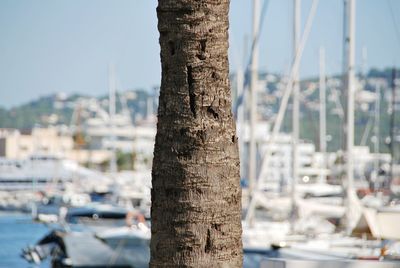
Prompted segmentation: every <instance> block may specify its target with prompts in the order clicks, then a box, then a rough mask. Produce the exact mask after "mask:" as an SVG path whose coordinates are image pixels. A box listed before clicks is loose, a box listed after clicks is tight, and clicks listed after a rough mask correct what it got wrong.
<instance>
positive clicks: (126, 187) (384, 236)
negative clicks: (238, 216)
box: [0, 0, 400, 267]
mask: <svg viewBox="0 0 400 268" xmlns="http://www.w3.org/2000/svg"><path fill="white" fill-rule="evenodd" d="M156 6H157V1H154V0H151V1H127V0H119V1H109V0H96V1H94V0H87V1H77V0H72V1H50V0H40V1H31V0H18V1H12V0H2V1H1V2H0V36H1V38H0V210H1V211H0V230H1V231H0V246H1V247H0V266H1V267H27V266H29V265H30V264H29V263H33V265H40V266H41V267H49V266H51V265H53V266H55V265H61V267H67V266H68V265H71V262H72V264H73V266H76V267H79V265H83V266H84V265H85V263H84V261H82V256H81V255H80V254H84V255H88V256H89V257H88V259H89V260H90V261H91V262H92V263H93V262H94V260H96V261H97V262H98V265H100V266H101V265H127V266H132V267H133V266H135V267H136V266H137V267H142V266H144V267H146V266H147V262H148V257H149V252H148V247H147V244H148V240H149V237H150V232H149V227H148V226H149V225H150V213H149V209H150V188H151V163H152V157H153V147H154V138H155V134H156V119H157V118H156V116H157V105H158V95H159V86H160V81H161V68H160V57H159V44H158V36H159V34H158V30H157V14H156ZM229 14H230V28H229V61H230V66H229V68H230V77H231V90H232V111H233V113H234V116H235V119H236V120H237V133H238V137H239V146H240V156H241V184H242V187H243V207H244V211H243V226H244V233H243V242H244V246H245V266H247V267H259V266H260V265H269V264H267V263H266V262H264V264H263V260H266V259H268V258H270V257H271V256H273V257H279V258H281V259H284V260H287V259H293V258H295V259H308V260H316V259H321V258H322V259H324V260H327V259H328V260H337V259H340V260H345V261H348V260H350V259H352V260H354V259H373V260H375V261H377V262H376V263H378V260H385V261H388V260H391V261H393V260H395V259H397V260H398V259H399V255H400V244H399V242H398V241H399V240H400V228H398V226H397V225H396V223H397V222H398V221H399V220H400V201H399V194H400V164H399V157H400V155H399V154H400V153H399V152H400V145H399V144H400V130H399V126H400V116H399V115H398V111H399V109H400V108H399V103H400V101H399V100H400V91H399V85H400V15H399V14H400V1H396V0H382V1H378V0H363V1H355V0H326V1H316V0H301V1H300V0H283V1H277V0H253V1H240V0H231V6H230V12H229ZM43 223H44V224H43ZM126 225H129V228H128V229H127V228H126ZM133 227H134V228H133ZM81 236H84V237H85V239H86V241H88V242H87V243H88V244H90V247H89V246H88V244H85V243H82V241H83V240H85V239H82V237H81ZM43 237H44V238H43ZM42 238H43V240H42V241H41V239H42ZM98 238H100V239H98ZM38 241H39V242H38ZM40 241H41V242H40ZM48 241H51V243H49V242H48ZM57 241H64V242H63V243H64V244H65V247H66V248H67V249H68V247H69V244H68V243H69V242H66V241H70V243H72V244H73V245H76V244H78V245H80V246H79V247H78V248H79V250H81V251H82V252H81V253H71V252H69V255H68V254H67V252H65V248H64V249H63V248H62V247H61V246H60V244H59V243H57ZM71 241H72V242H71ZM121 241H123V242H121ZM126 241H128V242H129V243H126ZM35 243H37V244H35ZM121 243H122V244H121ZM72 244H71V245H72ZM28 245H32V246H28ZM85 248H86V249H87V248H95V249H97V250H94V251H93V252H92V253H87V252H86V251H85V250H84V249H85ZM272 248H273V249H272ZM277 248H279V249H280V250H277ZM67 251H68V250H67ZM60 252H61V253H60ZM132 252H135V254H132ZM328 253H329V254H328ZM20 255H21V256H22V257H20ZM99 256H103V258H100V257H99ZM310 256H311V257H310ZM110 260H111V261H110ZM297 265H298V264H297ZM360 265H362V264H360ZM393 265H400V264H399V263H398V262H397V263H395V264H393ZM56 267H58V266H56ZM107 267H109V266H107ZM265 267H269V266H265ZM296 267H300V266H296ZM338 267H339V266H338ZM360 267H362V266H360ZM374 267H375V266H374ZM376 267H378V266H376ZM379 267H380V266H379ZM382 267H397V266H382Z"/></svg>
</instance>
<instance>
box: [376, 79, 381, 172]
mask: <svg viewBox="0 0 400 268" xmlns="http://www.w3.org/2000/svg"><path fill="white" fill-rule="evenodd" d="M375 95H376V99H375V124H374V135H375V143H374V152H375V163H374V164H375V167H374V169H375V172H376V173H375V174H377V175H378V171H379V137H380V128H379V124H380V101H381V87H380V85H379V84H377V85H376V89H375Z"/></svg>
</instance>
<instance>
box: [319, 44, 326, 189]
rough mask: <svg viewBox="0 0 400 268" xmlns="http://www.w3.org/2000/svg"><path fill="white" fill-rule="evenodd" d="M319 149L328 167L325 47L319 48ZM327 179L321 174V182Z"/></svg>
mask: <svg viewBox="0 0 400 268" xmlns="http://www.w3.org/2000/svg"><path fill="white" fill-rule="evenodd" d="M319 150H320V152H321V154H322V168H323V169H326V166H327V163H326V76H325V49H324V48H323V47H321V48H320V49H319ZM324 180H325V176H324V175H323V174H321V176H320V182H323V181H324Z"/></svg>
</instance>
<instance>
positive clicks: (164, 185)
mask: <svg viewBox="0 0 400 268" xmlns="http://www.w3.org/2000/svg"><path fill="white" fill-rule="evenodd" d="M228 12H229V0H220V1H217V0H159V2H158V8H157V15H158V29H159V32H160V46H161V64H162V81H161V91H160V99H159V100H160V101H159V108H158V124H157V136H156V144H155V150H154V160H153V171H152V176H153V181H152V183H153V189H152V209H151V217H152V238H151V260H150V265H151V267H242V241H241V234H242V228H241V189H240V182H239V177H240V175H239V155H238V144H237V136H236V134H235V125H234V120H233V117H232V113H231V95H230V88H229V68H228V55H227V53H228Z"/></svg>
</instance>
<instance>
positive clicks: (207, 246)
mask: <svg viewBox="0 0 400 268" xmlns="http://www.w3.org/2000/svg"><path fill="white" fill-rule="evenodd" d="M210 251H211V231H210V229H207V240H206V246H205V247H204V252H205V253H209V252H210Z"/></svg>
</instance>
